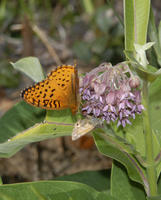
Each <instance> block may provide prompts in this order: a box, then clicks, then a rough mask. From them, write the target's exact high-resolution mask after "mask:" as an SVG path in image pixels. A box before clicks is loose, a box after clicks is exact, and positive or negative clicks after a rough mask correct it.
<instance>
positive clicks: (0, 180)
mask: <svg viewBox="0 0 161 200" xmlns="http://www.w3.org/2000/svg"><path fill="white" fill-rule="evenodd" d="M0 185H3V181H2V177H1V176H0Z"/></svg>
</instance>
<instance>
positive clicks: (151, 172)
mask: <svg viewBox="0 0 161 200" xmlns="http://www.w3.org/2000/svg"><path fill="white" fill-rule="evenodd" d="M143 105H144V108H145V110H144V115H143V123H144V134H145V146H146V159H147V163H148V167H147V169H146V170H147V179H148V183H149V190H150V191H149V194H147V195H148V196H157V175H156V168H155V158H154V153H153V137H152V130H151V124H150V115H149V102H148V81H146V80H144V82H143Z"/></svg>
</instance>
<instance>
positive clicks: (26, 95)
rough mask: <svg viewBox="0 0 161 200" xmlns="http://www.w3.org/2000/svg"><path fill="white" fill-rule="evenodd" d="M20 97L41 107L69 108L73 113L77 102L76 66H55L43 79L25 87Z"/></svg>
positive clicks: (77, 81) (48, 108) (49, 108)
mask: <svg viewBox="0 0 161 200" xmlns="http://www.w3.org/2000/svg"><path fill="white" fill-rule="evenodd" d="M22 98H23V99H24V100H25V101H26V102H27V103H29V104H31V105H33V106H36V107H41V108H43V109H47V110H62V109H65V108H70V109H71V110H72V113H75V112H76V111H77V109H78V104H79V79H78V72H77V69H76V67H75V66H72V65H62V66H59V67H57V69H55V70H53V71H52V72H51V73H50V74H49V75H48V76H47V78H46V79H45V80H43V81H41V82H38V83H36V84H35V85H33V86H31V87H29V88H27V89H25V90H24V91H23V92H22Z"/></svg>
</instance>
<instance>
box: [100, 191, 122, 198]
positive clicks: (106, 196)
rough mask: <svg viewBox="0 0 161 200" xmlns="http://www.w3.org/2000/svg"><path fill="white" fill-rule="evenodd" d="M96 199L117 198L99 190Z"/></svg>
mask: <svg viewBox="0 0 161 200" xmlns="http://www.w3.org/2000/svg"><path fill="white" fill-rule="evenodd" d="M97 200H119V199H116V198H115V197H113V196H111V195H110V194H109V193H105V192H101V193H99V194H98V196H97Z"/></svg>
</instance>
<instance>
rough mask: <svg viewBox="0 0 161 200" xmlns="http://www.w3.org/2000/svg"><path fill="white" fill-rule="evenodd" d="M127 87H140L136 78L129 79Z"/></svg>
mask: <svg viewBox="0 0 161 200" xmlns="http://www.w3.org/2000/svg"><path fill="white" fill-rule="evenodd" d="M129 85H130V87H131V88H137V87H138V86H139V85H140V80H139V78H138V77H137V76H134V77H132V78H130V80H129Z"/></svg>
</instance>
